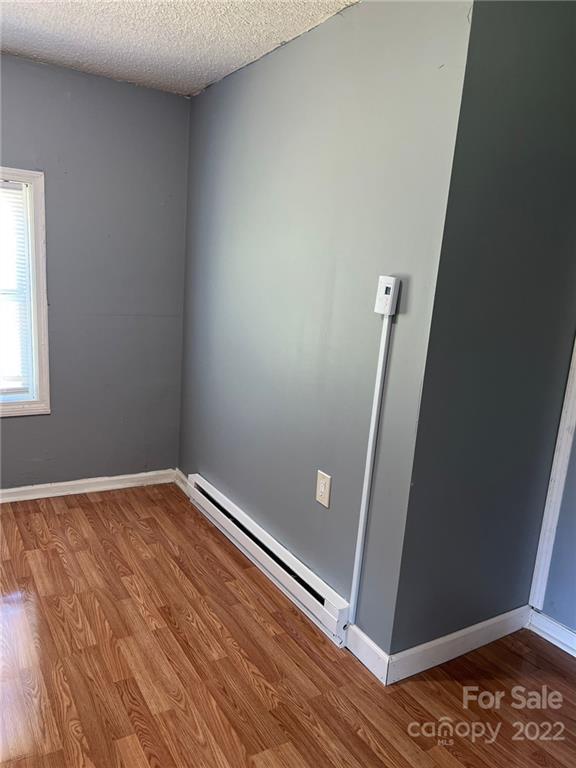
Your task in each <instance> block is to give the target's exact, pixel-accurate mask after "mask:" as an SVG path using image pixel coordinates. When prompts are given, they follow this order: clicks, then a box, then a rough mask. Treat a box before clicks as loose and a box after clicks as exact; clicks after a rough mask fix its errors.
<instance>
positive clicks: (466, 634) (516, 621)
mask: <svg viewBox="0 0 576 768" xmlns="http://www.w3.org/2000/svg"><path fill="white" fill-rule="evenodd" d="M530 612H531V609H530V607H529V606H527V605H526V606H523V607H522V608H517V609H516V610H514V611H509V612H508V613H503V614H501V615H500V616H495V617H494V618H493V619H488V620H487V621H482V622H480V623H479V624H474V625H472V626H470V627H466V628H465V629H461V630H459V631H458V632H453V633H452V634H450V635H444V636H443V637H438V638H437V639H436V640H432V641H430V642H429V643H423V644H422V645H417V646H414V648H409V649H408V650H406V651H401V652H400V653H393V654H390V655H389V654H387V653H386V652H385V651H384V650H382V648H380V647H379V646H378V645H376V643H375V642H374V641H373V640H371V639H370V638H369V637H368V635H366V634H365V633H364V632H362V630H361V629H360V628H359V627H357V626H356V625H352V626H350V627H348V634H347V637H346V646H347V648H348V649H349V650H350V651H351V652H352V653H353V654H354V656H356V657H357V658H358V659H359V660H360V661H361V662H362V663H363V664H364V666H366V667H367V668H368V669H369V670H370V671H371V672H372V674H374V675H375V676H376V677H377V678H378V679H379V680H380V681H381V682H383V683H384V684H385V685H390V684H391V683H396V682H398V681H399V680H404V678H406V677H411V676H412V675H416V674H418V672H423V671H424V670H425V669H430V668H431V667H436V666H438V664H443V663H444V662H445V661H450V660H451V659H455V658H456V657H457V656H462V655H463V654H464V653H468V652H469V651H473V650H475V649H476V648H479V647H480V646H482V645H486V644H487V643H492V642H494V640H498V639H500V638H501V637H504V636H505V635H510V634H511V633H512V632H517V631H518V630H519V629H522V628H523V627H525V626H526V625H527V624H528V621H529V620H530Z"/></svg>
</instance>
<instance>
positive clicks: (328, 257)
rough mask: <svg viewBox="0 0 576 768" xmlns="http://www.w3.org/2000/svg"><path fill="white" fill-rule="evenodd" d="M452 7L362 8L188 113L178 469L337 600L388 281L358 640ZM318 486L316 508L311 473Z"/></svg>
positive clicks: (428, 290) (395, 426) (390, 456)
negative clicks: (380, 282) (329, 479)
mask: <svg viewBox="0 0 576 768" xmlns="http://www.w3.org/2000/svg"><path fill="white" fill-rule="evenodd" d="M468 11H469V4H454V3H421V4H419V3H407V4H395V3H390V4H388V3H386V4H381V3H365V4H361V5H359V6H356V7H354V8H351V9H350V10H348V11H346V12H345V13H343V14H341V15H338V16H336V17H334V18H333V19H331V20H329V21H327V22H326V23H325V24H323V25H321V26H320V27H319V28H317V29H315V30H314V31H312V32H310V33H309V34H306V35H304V36H303V37H300V38H299V39H298V40H296V41H294V42H292V43H290V45H287V46H285V47H283V48H281V49H279V50H277V51H275V52H274V53H273V54H271V55H269V56H267V57H266V58H265V59H263V60H262V61H260V62H258V63H256V64H254V65H252V66H250V67H248V68H246V69H244V70H242V71H241V72H238V73H236V74H234V75H232V76H231V77H229V78H227V79H226V80H224V81H223V82H221V83H220V84H218V85H216V86H214V87H212V88H210V89H209V90H208V91H207V92H205V93H204V94H203V95H201V96H200V97H198V98H196V99H194V100H193V102H192V114H191V131H192V133H191V159H190V174H189V177H190V200H189V217H190V218H189V228H188V236H189V241H188V249H189V255H188V268H187V279H186V318H185V341H184V385H183V407H182V440H181V467H182V469H183V470H184V471H185V472H187V473H189V472H200V473H202V474H203V475H204V476H205V477H206V478H207V479H209V480H210V481H212V482H213V483H214V484H215V485H217V486H218V487H219V488H220V489H221V490H222V491H223V492H224V493H226V494H227V495H228V496H230V497H231V498H232V499H233V500H234V501H235V502H236V503H238V504H239V505H240V506H241V507H243V508H244V509H245V510H246V511H247V512H249V513H250V514H251V515H252V516H253V517H254V518H255V519H256V520H258V521H259V522H260V523H262V524H263V525H264V526H265V527H266V529H267V530H268V531H269V532H270V533H271V534H272V535H274V536H275V537H277V538H278V539H279V540H280V541H282V542H283V543H284V544H285V545H286V546H287V547H288V548H289V549H290V550H292V551H293V552H294V553H295V554H296V555H297V556H299V557H300V558H301V559H302V560H303V561H304V562H306V563H308V564H309V565H310V566H311V567H312V568H313V569H314V570H315V571H316V572H317V573H319V574H320V575H321V576H322V577H323V578H324V579H326V580H327V581H328V582H329V583H330V584H331V585H332V586H333V587H335V588H336V589H337V590H339V591H340V592H341V593H342V594H343V595H347V594H348V592H349V588H350V579H351V572H352V563H353V554H354V544H355V535H356V526H357V519H358V508H359V503H360V495H361V482H362V471H363V463H364V455H365V450H366V440H367V434H368V422H369V416H370V405H371V395H372V389H373V382H374V373H375V366H376V355H377V349H378V339H379V333H380V328H381V319H380V318H379V317H378V316H377V315H375V314H374V312H373V306H374V298H375V291H376V282H377V276H378V275H379V274H383V273H392V274H396V275H400V276H403V277H404V284H403V291H402V301H401V309H400V316H399V318H398V322H397V323H396V324H395V328H394V332H393V333H394V336H393V347H392V355H391V376H390V379H389V381H388V391H387V398H386V403H387V405H386V409H385V412H384V416H383V420H384V437H383V440H382V441H381V445H380V449H379V464H378V476H377V482H376V487H375V500H374V504H373V511H372V515H373V519H372V521H371V524H370V536H371V537H372V539H373V542H374V543H373V544H371V545H370V546H369V548H368V559H367V567H366V578H365V581H364V586H363V598H362V601H361V604H360V614H359V621H360V624H361V625H362V626H363V627H365V628H366V630H367V631H368V632H369V633H370V634H371V635H372V636H373V637H374V639H375V640H376V641H377V642H380V643H381V644H385V643H386V633H387V632H388V633H389V632H390V631H391V620H392V612H393V606H394V595H395V591H396V590H395V585H396V582H395V579H396V577H397V570H398V565H399V558H400V552H401V541H402V531H403V523H404V515H405V512H406V505H407V499H408V489H409V484H410V471H411V465H412V457H413V449H414V441H415V433H416V422H417V413H418V402H419V396H420V388H421V384H422V377H423V371H424V362H425V354H426V346H427V340H428V330H429V323H430V318H431V311H432V302H433V293H434V284H435V278H436V271H437V264H438V259H439V252H440V243H441V236H442V228H443V223H444V214H445V207H446V200H447V193H448V182H449V175H450V167H451V162H452V154H453V148H454V141H455V133H456V125H457V119H458V110H459V105H460V94H461V87H462V81H463V70H464V62H465V56H466V46H467V39H468V34H469V23H468V18H467V14H468ZM317 468H320V469H322V470H324V471H326V472H328V473H329V474H331V475H332V476H333V495H332V505H331V508H330V509H329V510H327V509H325V508H324V507H322V506H320V505H319V504H317V503H316V502H315V501H314V489H315V473H316V469H317Z"/></svg>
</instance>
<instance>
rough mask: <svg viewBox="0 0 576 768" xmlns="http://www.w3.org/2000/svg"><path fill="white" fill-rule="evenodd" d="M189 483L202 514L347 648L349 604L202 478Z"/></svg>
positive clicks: (336, 640)
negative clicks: (346, 632)
mask: <svg viewBox="0 0 576 768" xmlns="http://www.w3.org/2000/svg"><path fill="white" fill-rule="evenodd" d="M188 484H189V488H188V490H189V495H190V498H191V499H192V501H193V502H194V504H195V505H196V506H197V507H198V508H199V509H200V511H201V512H202V513H203V514H204V515H206V517H208V518H209V519H210V520H211V522H213V523H214V524H215V525H216V526H217V527H218V528H219V529H220V530H221V531H222V532H223V533H224V534H225V535H226V536H227V537H228V538H229V539H230V540H231V541H232V542H233V543H234V544H235V545H236V546H237V547H238V548H239V549H240V550H241V551H242V552H243V553H244V554H245V555H246V556H247V557H249V558H250V560H252V562H253V563H254V564H255V565H257V566H258V567H259V568H260V570H262V571H263V572H264V573H265V574H266V575H267V576H268V578H269V579H271V580H272V581H273V582H274V583H275V584H276V586H278V587H279V588H280V589H281V590H282V591H283V592H284V594H285V595H287V596H288V597H289V598H290V600H292V602H293V603H295V604H296V605H297V606H298V608H300V610H302V611H303V612H304V613H305V614H306V615H307V616H308V617H309V618H310V619H312V621H314V622H315V623H316V624H317V625H318V626H319V627H320V629H322V630H323V631H324V632H325V634H327V635H328V637H330V639H331V640H332V641H333V642H334V643H336V645H339V646H341V645H343V644H344V637H345V630H344V627H345V626H346V623H347V620H348V603H347V601H346V600H344V598H343V597H341V596H340V595H339V594H338V593H337V592H335V591H334V590H333V589H332V588H331V587H329V586H328V584H326V583H325V582H324V581H322V579H320V578H319V577H318V576H317V575H316V574H315V573H314V572H313V571H311V570H310V568H308V567H307V566H306V565H304V563H302V562H300V560H298V558H296V557H295V556H294V555H293V554H292V553H291V552H289V551H288V550H287V549H286V548H285V547H284V546H282V544H280V543H279V542H278V541H276V539H274V538H273V537H272V536H270V534H269V533H267V532H266V531H265V530H264V529H263V528H262V527H261V526H260V525H258V523H256V522H254V520H252V518H251V517H249V515H247V514H246V512H244V511H243V510H241V509H240V508H239V507H238V506H236V504H234V502H232V501H230V499H228V498H227V497H226V496H224V494H223V493H221V492H220V491H219V490H218V489H217V488H215V487H214V486H213V485H211V484H210V483H209V482H208V481H207V480H205V479H204V478H203V477H202V476H201V475H189V476H188Z"/></svg>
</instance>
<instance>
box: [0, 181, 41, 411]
mask: <svg viewBox="0 0 576 768" xmlns="http://www.w3.org/2000/svg"><path fill="white" fill-rule="evenodd" d="M31 199H32V198H31V189H30V185H29V184H25V183H21V182H15V181H0V401H1V402H7V403H9V402H18V401H20V400H33V399H35V397H36V391H35V390H36V375H35V370H34V333H33V328H34V324H33V317H32V313H33V302H32V280H33V275H32V252H31V232H30V227H31V224H30V222H31V213H32V211H31V208H32V205H31Z"/></svg>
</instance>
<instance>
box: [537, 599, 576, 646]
mask: <svg viewBox="0 0 576 768" xmlns="http://www.w3.org/2000/svg"><path fill="white" fill-rule="evenodd" d="M527 628H528V629H530V630H532V632H535V633H536V634H537V635H540V637H543V638H544V640H548V642H549V643H552V644H553V645H556V646H557V647H558V648H561V649H562V650H563V651H566V653H569V654H570V655H571V656H576V632H575V631H574V630H573V629H568V627H565V626H564V625H563V624H560V623H559V622H557V621H555V620H554V619H551V618H550V616H546V614H544V613H540V612H539V611H535V610H532V612H531V614H530V620H529V623H528V627H527Z"/></svg>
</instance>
